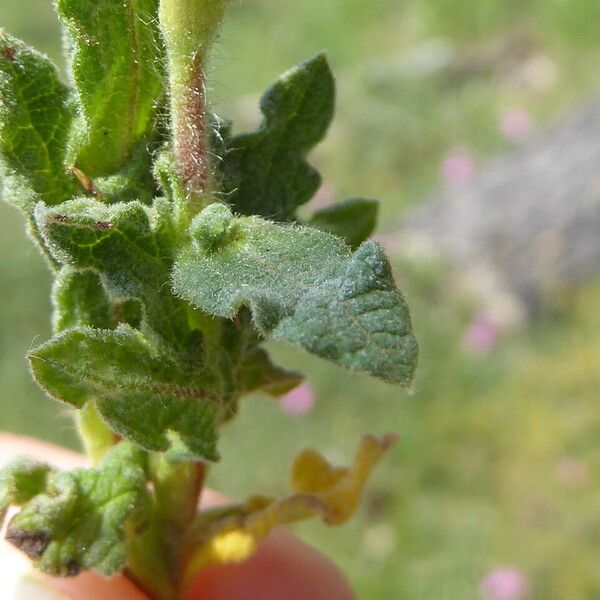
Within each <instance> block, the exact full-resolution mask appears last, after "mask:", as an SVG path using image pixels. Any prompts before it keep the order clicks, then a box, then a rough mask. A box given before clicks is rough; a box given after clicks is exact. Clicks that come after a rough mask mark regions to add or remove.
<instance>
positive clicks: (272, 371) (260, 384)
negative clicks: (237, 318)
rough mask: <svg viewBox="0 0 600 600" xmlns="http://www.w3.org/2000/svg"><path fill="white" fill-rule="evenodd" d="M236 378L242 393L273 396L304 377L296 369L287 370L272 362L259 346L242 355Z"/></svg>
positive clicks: (292, 386)
mask: <svg viewBox="0 0 600 600" xmlns="http://www.w3.org/2000/svg"><path fill="white" fill-rule="evenodd" d="M238 378H239V382H240V383H239V386H240V389H241V390H242V391H243V393H246V394H250V393H252V392H264V393H265V394H269V395H270V396H275V397H279V396H283V395H284V394H287V393H288V392H291V391H292V390H293V389H294V388H296V387H298V386H299V385H300V384H301V383H302V380H303V379H304V378H303V376H302V374H301V373H299V372H297V371H288V370H287V369H282V368H281V367H278V366H277V365H275V364H273V362H272V361H271V359H270V358H269V355H268V354H267V353H266V352H265V351H264V350H263V349H261V348H256V349H255V350H254V351H253V352H251V353H249V354H247V355H246V356H245V357H244V360H243V362H242V364H241V366H240V371H239V375H238Z"/></svg>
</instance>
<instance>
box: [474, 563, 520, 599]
mask: <svg viewBox="0 0 600 600" xmlns="http://www.w3.org/2000/svg"><path fill="white" fill-rule="evenodd" d="M528 591H529V583H528V581H527V579H526V577H525V576H524V575H523V574H522V573H521V572H520V571H519V570H518V569H515V568H514V567H500V568H497V569H494V570H493V571H490V572H489V573H488V574H487V575H486V577H485V578H484V580H483V581H482V583H481V595H482V596H483V598H485V599H486V600H524V598H525V597H526V596H527V593H528Z"/></svg>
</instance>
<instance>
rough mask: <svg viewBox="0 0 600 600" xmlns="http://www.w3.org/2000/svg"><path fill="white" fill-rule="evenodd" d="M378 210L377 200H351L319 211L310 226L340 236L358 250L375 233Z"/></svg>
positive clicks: (313, 216) (314, 215) (311, 220)
mask: <svg viewBox="0 0 600 600" xmlns="http://www.w3.org/2000/svg"><path fill="white" fill-rule="evenodd" d="M377 209H378V203H377V201H376V200H365V199H363V198H349V199H348V200H344V201H343V202H338V203H337V204H334V205H332V206H328V207H327V208H323V209H321V210H318V211H317V212H315V213H314V214H313V215H312V218H311V219H310V221H309V222H308V224H309V225H311V226H312V227H316V228H317V229H320V230H321V231H327V232H329V233H333V234H334V235H338V236H339V237H341V238H343V239H344V240H346V243H347V244H348V245H349V246H350V247H351V248H352V249H353V250H356V248H358V247H359V246H360V245H361V244H362V243H363V242H364V241H365V240H367V239H368V238H369V236H370V235H371V234H372V233H373V230H374V229H375V226H376V225H377Z"/></svg>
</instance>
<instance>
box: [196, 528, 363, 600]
mask: <svg viewBox="0 0 600 600" xmlns="http://www.w3.org/2000/svg"><path fill="white" fill-rule="evenodd" d="M258 598H260V599H261V600H308V599H310V600H355V598H356V596H355V595H354V593H353V592H352V589H351V588H350V585H349V583H348V581H347V580H346V578H345V577H344V575H343V574H342V573H341V572H340V570H339V569H338V568H337V567H336V566H335V565H334V564H333V563H332V562H331V561H330V560H329V559H328V558H326V557H325V556H323V555H322V554H321V553H320V552H318V551H317V550H315V549H313V548H311V547H310V546H308V545H307V544H305V543H303V542H301V541H300V540H298V539H297V538H295V537H294V536H292V535H291V534H289V533H287V532H286V531H285V530H283V529H280V530H277V531H276V532H274V533H273V534H271V535H270V536H269V537H268V538H267V539H266V540H265V541H264V542H263V544H262V545H261V547H260V549H259V550H258V552H257V553H256V554H255V555H254V556H252V557H251V558H250V559H248V560H247V561H245V562H243V563H240V564H235V565H222V566H214V567H209V568H207V569H205V570H204V571H202V573H200V574H199V575H198V578H197V580H196V581H195V583H194V585H193V586H192V588H191V590H190V592H189V594H188V596H187V598H186V600H256V599H258Z"/></svg>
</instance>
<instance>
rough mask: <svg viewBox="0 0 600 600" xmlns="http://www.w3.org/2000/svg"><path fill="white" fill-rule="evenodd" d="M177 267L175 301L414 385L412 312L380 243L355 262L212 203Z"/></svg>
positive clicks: (290, 230)
mask: <svg viewBox="0 0 600 600" xmlns="http://www.w3.org/2000/svg"><path fill="white" fill-rule="evenodd" d="M192 237H193V239H194V244H193V245H192V247H190V248H189V249H187V250H186V251H184V252H183V253H182V254H181V255H180V256H179V258H178V259H177V261H176V264H175V269H174V274H173V284H174V289H175V292H176V293H177V294H179V295H180V296H181V297H183V298H185V299H187V300H189V301H190V302H192V304H194V305H195V306H197V307H198V308H200V309H202V310H204V311H207V312H209V313H211V314H214V315H218V316H221V317H225V318H232V317H234V316H235V315H236V314H237V312H238V311H239V310H240V308H241V307H243V306H248V307H249V308H250V309H251V311H252V314H253V317H254V323H255V325H256V326H257V328H258V330H259V331H260V332H261V333H263V334H265V335H270V336H272V337H273V338H275V339H281V340H286V341H289V342H293V343H296V344H300V345H301V346H303V347H304V348H305V349H307V350H309V351H310V352H313V353H315V354H317V355H319V356H322V357H324V358H327V359H330V360H333V361H335V362H337V363H338V364H340V365H342V366H344V367H347V368H350V369H355V370H358V371H364V372H366V373H370V374H371V375H375V376H377V377H379V378H381V379H384V380H386V381H389V382H394V383H399V384H402V385H404V386H410V385H411V384H412V381H413V374H414V370H415V366H416V359H417V344H416V341H415V338H414V335H413V333H412V328H411V322H410V317H409V313H408V308H407V306H406V303H405V301H404V298H403V297H402V295H401V294H400V292H399V291H398V290H397V289H396V286H395V284H394V280H393V277H392V273H391V269H390V265H389V263H388V261H387V259H386V257H385V255H384V253H383V251H382V249H381V247H380V246H379V245H377V244H376V243H374V242H367V243H365V244H363V245H362V246H361V247H360V248H359V249H358V250H357V251H356V252H355V253H354V254H352V253H351V252H350V249H349V248H348V246H346V245H345V244H344V243H343V242H342V241H341V240H340V239H339V238H336V237H335V236H332V235H330V234H328V233H324V232H321V231H318V230H315V229H312V228H306V227H296V226H287V225H277V224H275V223H271V222H269V221H265V220H262V219H259V218H258V217H240V218H236V217H234V216H233V215H232V213H231V212H230V211H229V209H228V208H227V207H225V206H224V205H222V204H213V205H211V206H209V207H208V208H206V209H205V210H204V211H203V212H202V213H200V214H199V215H198V216H197V217H196V219H195V220H194V222H193V224H192Z"/></svg>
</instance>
